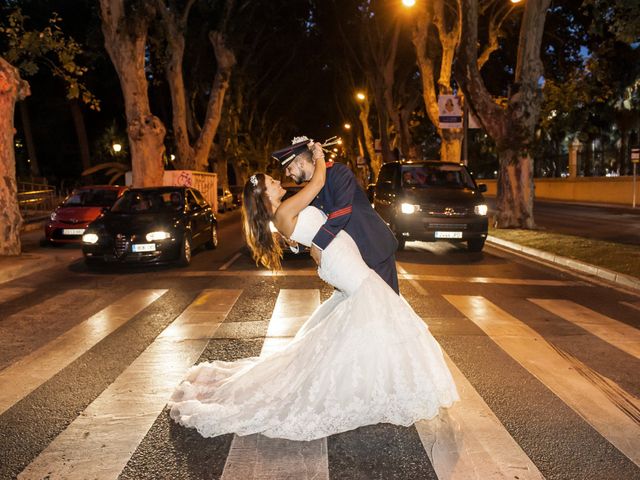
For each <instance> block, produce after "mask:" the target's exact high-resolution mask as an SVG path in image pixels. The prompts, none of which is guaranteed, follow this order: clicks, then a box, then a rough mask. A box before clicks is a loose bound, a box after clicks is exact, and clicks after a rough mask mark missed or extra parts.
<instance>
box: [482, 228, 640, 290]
mask: <svg viewBox="0 0 640 480" xmlns="http://www.w3.org/2000/svg"><path fill="white" fill-rule="evenodd" d="M487 241H488V242H489V243H492V244H494V245H499V246H501V247H503V248H506V249H508V250H513V251H516V252H519V253H522V254H524V255H528V256H531V257H535V258H538V259H540V260H544V261H545V262H549V263H552V264H555V265H558V266H560V267H563V268H566V269H568V270H574V271H576V272H580V273H585V274H587V275H592V276H594V277H598V278H601V279H603V280H606V281H608V282H611V283H615V284H617V285H620V286H623V287H626V288H632V289H634V290H638V291H640V279H638V278H636V277H632V276H630V275H625V274H623V273H618V272H614V271H613V270H608V269H606V268H602V267H598V266H596V265H592V264H590V263H586V262H581V261H580V260H574V259H572V258H567V257H561V256H560V255H556V254H554V253H549V252H545V251H544V250H538V249H537V248H531V247H525V246H524V245H520V244H518V243H514V242H510V241H508V240H503V239H501V238H497V237H494V236H491V235H489V236H487Z"/></svg>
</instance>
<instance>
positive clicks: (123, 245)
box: [115, 233, 129, 257]
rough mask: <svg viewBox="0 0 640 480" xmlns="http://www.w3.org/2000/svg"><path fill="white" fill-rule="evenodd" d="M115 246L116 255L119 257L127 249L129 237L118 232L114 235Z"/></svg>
mask: <svg viewBox="0 0 640 480" xmlns="http://www.w3.org/2000/svg"><path fill="white" fill-rule="evenodd" d="M115 246H116V255H117V256H118V257H121V256H122V255H124V254H125V253H126V251H127V250H128V249H129V239H128V238H127V236H126V235H123V234H122V233H119V234H117V235H116V242H115Z"/></svg>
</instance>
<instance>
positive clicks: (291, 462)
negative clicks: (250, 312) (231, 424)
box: [221, 289, 329, 480]
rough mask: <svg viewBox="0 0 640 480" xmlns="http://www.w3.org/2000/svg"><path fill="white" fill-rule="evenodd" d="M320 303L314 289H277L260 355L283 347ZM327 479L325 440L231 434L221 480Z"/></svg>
mask: <svg viewBox="0 0 640 480" xmlns="http://www.w3.org/2000/svg"><path fill="white" fill-rule="evenodd" d="M319 304H320V292H319V291H318V290H316V289H304V290H303V289H299V290H298V289H287V290H285V289H283V290H280V293H279V295H278V299H277V301H276V306H275V309H274V311H273V314H272V316H271V321H270V322H269V328H268V330H267V337H266V339H265V342H264V345H263V347H262V353H261V355H262V356H264V355H267V354H269V353H272V352H274V351H277V350H280V349H282V348H283V347H285V346H286V345H287V344H288V343H289V342H290V341H291V340H292V339H293V337H294V336H295V334H296V332H297V331H298V329H299V328H300V326H301V325H302V324H303V323H304V322H305V321H306V320H307V319H308V318H309V316H310V315H311V314H312V313H313V311H314V310H315V309H316V307H317V306H318V305H319ZM281 478H295V479H296V480H298V479H300V480H303V479H314V480H328V479H329V457H328V455H327V439H326V438H322V439H318V440H313V441H310V442H294V441H291V440H284V439H274V438H268V437H265V436H264V435H257V434H256V435H247V436H243V437H239V436H237V435H235V436H234V437H233V441H232V442H231V448H230V450H229V455H228V456H227V460H226V463H225V466H224V471H223V473H222V477H221V479H222V480H251V479H261V480H266V479H269V480H279V479H281Z"/></svg>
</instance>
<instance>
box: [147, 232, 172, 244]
mask: <svg viewBox="0 0 640 480" xmlns="http://www.w3.org/2000/svg"><path fill="white" fill-rule="evenodd" d="M167 238H171V234H170V233H169V232H165V231H163V230H160V231H157V232H149V233H147V236H146V239H147V242H155V241H158V240H166V239H167Z"/></svg>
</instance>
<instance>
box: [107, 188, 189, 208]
mask: <svg viewBox="0 0 640 480" xmlns="http://www.w3.org/2000/svg"><path fill="white" fill-rule="evenodd" d="M183 206H184V198H183V196H182V192H180V191H178V190H175V191H164V192H158V191H147V192H140V191H138V192H136V191H128V192H126V193H125V194H124V195H123V196H122V197H120V199H119V200H118V201H117V202H116V203H115V205H114V206H113V208H112V209H111V211H112V212H114V213H159V212H175V211H177V210H181V209H182V207H183Z"/></svg>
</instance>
